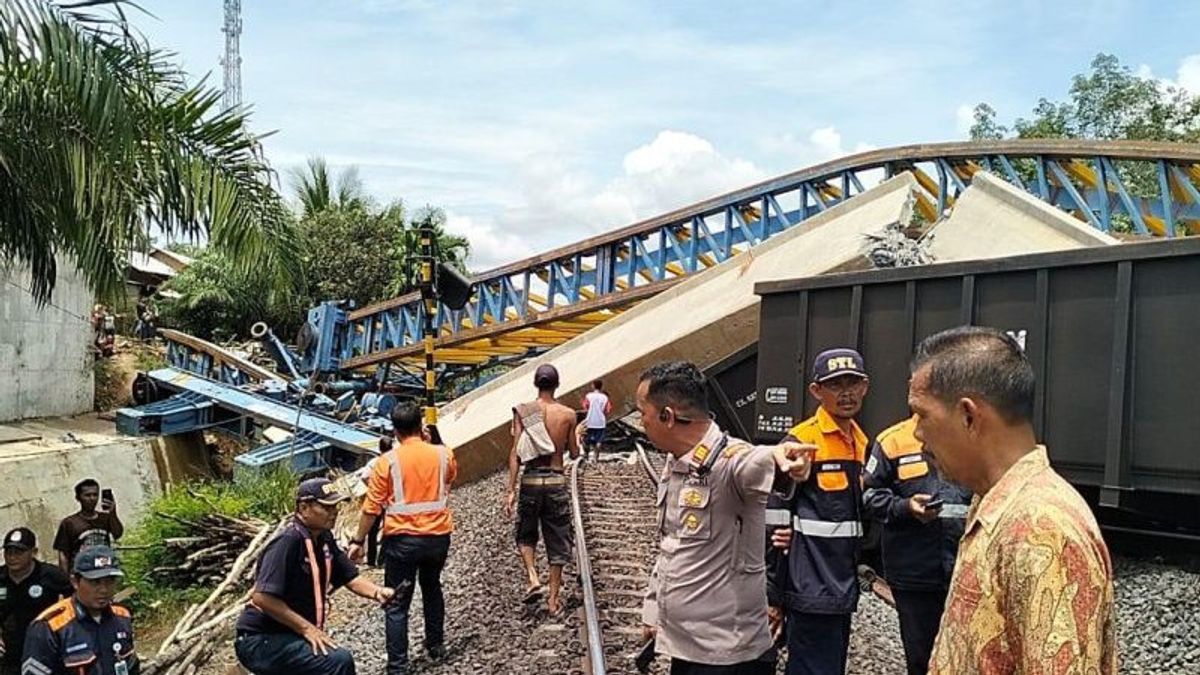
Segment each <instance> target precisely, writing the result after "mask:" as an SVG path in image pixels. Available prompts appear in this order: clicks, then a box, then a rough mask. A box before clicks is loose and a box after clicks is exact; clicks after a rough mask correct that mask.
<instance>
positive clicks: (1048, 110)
mask: <svg viewBox="0 0 1200 675" xmlns="http://www.w3.org/2000/svg"><path fill="white" fill-rule="evenodd" d="M1013 131H1015V132H1016V136H1017V137H1018V138H1097V139H1114V140H1115V139H1131V140H1153V141H1176V142H1187V143H1194V142H1196V141H1198V140H1200V98H1198V97H1196V96H1192V95H1191V94H1190V93H1188V92H1187V91H1186V90H1184V89H1182V88H1179V87H1175V86H1171V85H1167V84H1164V83H1162V82H1160V81H1158V80H1155V79H1153V78H1148V77H1141V76H1139V75H1137V74H1136V73H1134V72H1132V71H1131V70H1130V69H1129V68H1128V67H1127V66H1123V65H1121V62H1120V60H1119V59H1117V57H1115V56H1113V55H1111V54H1097V55H1096V57H1095V58H1094V59H1092V63H1091V70H1090V72H1087V73H1081V74H1079V75H1076V76H1074V77H1073V78H1072V79H1071V87H1070V89H1069V90H1068V99H1067V100H1065V101H1058V102H1055V101H1050V100H1048V99H1045V98H1042V99H1039V100H1038V103H1037V105H1036V106H1034V109H1033V114H1032V115H1031V116H1030V117H1027V118H1025V117H1023V118H1018V119H1017V120H1016V122H1014V124H1013ZM970 133H971V138H972V139H987V138H1002V137H1003V136H1004V135H1006V134H1007V133H1008V129H1007V128H1005V127H1004V126H1001V125H999V124H998V123H997V122H996V111H995V109H994V108H993V107H992V106H990V105H988V104H987V103H980V104H979V105H977V106H976V107H975V124H974V125H973V126H972V127H971V132H970Z"/></svg>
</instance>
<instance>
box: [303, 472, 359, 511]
mask: <svg viewBox="0 0 1200 675" xmlns="http://www.w3.org/2000/svg"><path fill="white" fill-rule="evenodd" d="M347 499H350V495H348V494H346V493H345V492H342V491H341V490H339V489H338V488H337V485H335V484H334V482H333V481H331V480H329V479H328V478H309V479H308V480H306V481H304V482H303V483H301V484H300V487H299V488H298V489H297V490H296V501H298V502H306V501H315V502H320V503H322V504H325V505H326V506H333V505H334V504H337V503H338V502H342V501H345V500H347Z"/></svg>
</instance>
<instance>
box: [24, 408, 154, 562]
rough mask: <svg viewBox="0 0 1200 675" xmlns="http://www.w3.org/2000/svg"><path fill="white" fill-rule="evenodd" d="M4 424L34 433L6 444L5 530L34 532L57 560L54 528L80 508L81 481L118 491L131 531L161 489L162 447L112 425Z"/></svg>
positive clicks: (47, 557) (62, 422) (46, 554)
mask: <svg viewBox="0 0 1200 675" xmlns="http://www.w3.org/2000/svg"><path fill="white" fill-rule="evenodd" d="M0 429H3V430H4V431H5V432H6V433H8V434H10V435H12V432H13V430H14V429H15V430H19V431H21V432H25V433H26V435H28V436H35V438H31V439H28V440H20V441H16V442H10V443H3V444H0V530H2V531H7V530H8V529H9V528H12V527H16V526H18V525H24V526H26V527H29V528H30V529H32V530H33V531H34V533H35V534H37V537H38V547H39V548H40V549H41V557H42V559H43V560H55V559H56V558H55V555H54V553H53V550H52V549H53V543H54V533H55V531H56V530H57V529H58V522H59V521H60V520H62V518H63V517H65V516H67V515H70V514H71V513H74V512H75V511H77V510H78V509H79V505H78V504H77V503H76V502H75V494H74V491H73V489H72V488H73V487H74V485H75V483H77V482H79V481H80V480H83V479H84V478H95V479H96V480H98V481H99V482H100V485H101V486H102V487H107V488H112V490H113V492H114V494H115V496H116V498H117V512H118V513H119V514H120V516H121V520H122V522H124V523H125V527H126V529H127V530H128V529H129V528H131V527H132V526H133V525H134V524H135V523H137V521H138V519H139V518H140V517H141V515H142V513H143V512H144V510H145V508H146V506H147V504H148V503H149V501H150V500H151V499H153V498H154V497H155V496H156V495H158V494H159V493H160V492H161V491H162V483H161V481H160V479H159V468H158V465H159V464H160V463H161V461H162V460H161V458H160V459H156V457H155V454H156V447H157V446H156V444H155V443H154V442H153V441H152V440H151V439H145V438H127V437H123V436H117V435H116V434H115V433H113V432H112V431H109V429H111V423H106V422H103V421H100V420H95V419H94V418H92V419H90V420H39V421H36V422H25V423H21V424H19V425H8V426H5V427H0ZM68 434H70V435H68Z"/></svg>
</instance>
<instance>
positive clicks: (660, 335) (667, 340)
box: [439, 174, 915, 481]
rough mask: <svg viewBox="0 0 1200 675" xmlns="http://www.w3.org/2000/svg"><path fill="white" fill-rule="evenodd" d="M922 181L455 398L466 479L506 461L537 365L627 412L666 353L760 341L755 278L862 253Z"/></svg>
mask: <svg viewBox="0 0 1200 675" xmlns="http://www.w3.org/2000/svg"><path fill="white" fill-rule="evenodd" d="M914 186H915V181H914V180H913V178H912V177H911V176H909V175H908V174H902V175H900V176H897V177H895V178H892V179H891V180H888V181H886V182H884V183H882V184H880V185H878V186H876V187H875V188H872V189H871V190H868V191H867V192H865V193H863V194H861V195H859V196H857V197H855V198H853V199H851V200H849V201H847V202H845V203H843V204H839V205H838V206H835V207H833V208H831V209H829V210H828V211H825V212H824V213H821V214H820V215H818V216H815V217H813V218H811V219H809V220H808V221H806V222H805V223H804V224H803V225H800V226H797V227H795V228H792V229H791V230H789V231H787V232H784V233H781V234H778V235H776V236H775V237H772V238H771V239H769V240H768V241H766V242H764V243H762V244H760V245H758V246H756V247H754V248H753V249H751V250H750V251H748V252H746V253H743V254H742V255H739V256H737V257H736V258H734V259H732V260H728V261H726V262H724V263H722V264H720V265H718V266H716V267H713V268H711V269H708V270H705V271H703V272H700V273H697V274H696V275H694V276H692V277H689V278H688V279H687V280H685V281H683V282H681V283H680V284H679V285H678V286H675V287H673V288H671V289H669V290H667V291H664V292H662V293H660V294H658V295H656V296H655V297H653V298H651V299H648V300H646V301H644V302H642V303H641V304H639V305H638V306H637V307H634V308H633V309H630V310H628V311H626V312H624V313H623V314H621V315H620V316H618V317H617V318H615V319H613V320H611V321H609V322H607V323H604V324H602V325H600V326H598V327H596V328H593V329H592V330H590V331H588V332H587V333H585V334H583V335H581V336H579V337H578V338H575V339H574V340H571V341H570V342H567V343H565V344H563V345H560V346H559V347H557V348H555V349H554V350H552V351H550V352H548V353H547V354H545V355H543V356H542V357H539V358H538V359H535V360H532V361H530V362H528V363H526V364H525V365H523V366H521V367H520V368H517V369H514V370H513V371H512V372H510V373H507V374H506V375H505V376H503V377H500V378H498V379H496V380H493V381H492V382H489V383H488V384H486V385H484V386H483V387H480V388H479V389H477V390H475V391H473V392H471V393H469V394H467V395H466V396H463V397H460V398H459V399H457V400H455V401H454V402H452V403H450V404H449V405H447V406H446V407H445V408H444V409H443V410H442V411H441V420H440V424H439V428H440V430H441V431H442V436H443V438H445V439H446V442H447V443H448V444H450V445H451V446H453V447H455V448H457V456H458V461H459V477H460V480H461V481H470V480H474V479H476V478H479V477H481V476H484V475H487V474H488V473H490V472H492V471H494V470H495V469H497V468H499V467H500V466H502V465H503V463H504V462H505V461H506V460H507V457H508V452H509V449H510V447H511V437H510V435H509V422H510V420H511V416H512V413H511V408H512V406H513V405H516V404H517V403H519V402H521V401H526V400H530V399H532V398H533V396H534V395H535V393H536V392H535V391H534V389H533V385H532V379H533V371H534V369H536V368H537V366H538V365H540V364H542V363H553V364H554V365H555V366H556V367H557V368H558V370H559V374H560V377H561V387H560V388H559V392H558V393H559V397H560V400H562V401H563V402H565V403H567V404H568V405H572V406H575V407H578V406H579V400H580V397H581V396H582V394H583V393H584V392H585V390H586V389H587V388H588V386H589V385H590V383H591V381H592V380H593V379H596V378H602V379H603V380H604V383H605V389H606V390H607V391H608V393H609V396H610V397H612V400H613V406H614V410H615V412H618V413H622V412H628V411H630V410H631V409H632V408H633V397H634V392H635V390H636V386H637V377H638V375H639V374H640V373H641V372H642V371H643V370H644V369H645V368H647V367H649V366H650V365H652V364H654V363H657V362H659V361H663V360H667V359H687V360H690V361H694V362H696V363H697V364H699V365H700V366H701V367H707V366H709V365H711V364H713V363H716V362H717V361H719V360H720V359H722V358H725V357H726V356H728V355H729V354H731V353H733V352H734V351H737V350H738V349H741V348H742V347H745V346H747V345H749V344H751V343H752V342H754V341H756V340H757V339H758V296H756V295H755V294H754V284H755V283H756V282H759V281H765V280H768V279H778V278H784V277H796V276H807V275H813V274H820V273H822V272H824V271H826V270H828V269H830V268H832V267H836V266H838V265H842V264H845V263H846V262H847V261H849V260H852V259H854V258H857V257H860V256H861V251H862V248H863V245H864V243H865V241H866V240H865V237H864V235H866V234H867V233H869V232H876V231H879V230H881V229H882V228H883V227H885V226H886V225H888V224H890V223H894V222H896V221H897V220H898V219H899V218H900V217H901V213H902V211H903V209H904V207H905V204H906V202H907V201H908V200H909V198H910V194H911V192H912V189H913V187H914Z"/></svg>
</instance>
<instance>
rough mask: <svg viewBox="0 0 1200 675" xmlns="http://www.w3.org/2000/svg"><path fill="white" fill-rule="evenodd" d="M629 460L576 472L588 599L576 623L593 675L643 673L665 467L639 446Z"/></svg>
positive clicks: (580, 554) (578, 537)
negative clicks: (641, 655) (646, 606)
mask: <svg viewBox="0 0 1200 675" xmlns="http://www.w3.org/2000/svg"><path fill="white" fill-rule="evenodd" d="M631 460H632V461H629V462H600V463H587V464H582V465H581V464H575V465H574V466H573V467H572V468H571V476H570V479H571V500H572V506H573V511H574V527H575V546H576V554H577V556H576V559H577V564H578V567H579V570H578V571H579V579H580V595H581V596H582V599H583V603H582V607H581V611H580V614H579V616H578V617H577V620H578V623H579V626H578V627H579V631H580V641H581V643H582V646H583V649H584V663H583V671H584V672H585V673H590V674H591V675H605V674H606V673H612V674H616V673H636V672H638V671H637V668H636V666H635V664H634V659H635V657H636V656H637V653H638V651H639V650H640V648H641V646H642V645H641V632H642V599H643V597H644V596H645V592H646V586H647V584H648V583H649V579H650V570H651V569H652V568H653V566H654V559H655V556H656V555H657V552H658V532H657V527H656V524H657V510H656V508H655V503H654V502H655V493H656V489H657V485H658V479H657V476H658V471H659V470H660V469H661V464H659V465H658V467H656V466H655V461H654V460H653V459H651V458H650V457H649V456H648V453H646V452H644V451H643V450H642V449H641V448H640V446H639V448H638V452H637V453H636V457H635V458H631ZM660 668H661V664H656V666H654V667H652V668H651V670H650V672H661V671H660Z"/></svg>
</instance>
